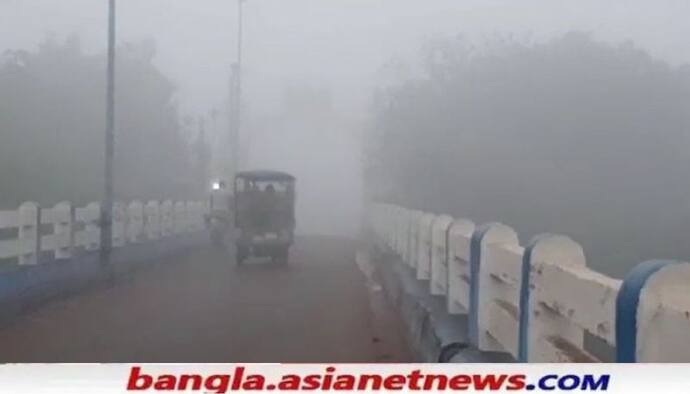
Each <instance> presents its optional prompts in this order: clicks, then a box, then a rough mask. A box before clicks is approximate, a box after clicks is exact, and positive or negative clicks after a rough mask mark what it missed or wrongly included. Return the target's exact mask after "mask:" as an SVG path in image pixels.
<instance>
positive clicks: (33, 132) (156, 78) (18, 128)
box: [0, 39, 200, 207]
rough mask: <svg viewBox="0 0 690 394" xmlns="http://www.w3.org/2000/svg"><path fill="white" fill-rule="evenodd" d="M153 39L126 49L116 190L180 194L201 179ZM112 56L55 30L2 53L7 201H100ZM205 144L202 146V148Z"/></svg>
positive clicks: (1, 156)
mask: <svg viewBox="0 0 690 394" xmlns="http://www.w3.org/2000/svg"><path fill="white" fill-rule="evenodd" d="M154 54H155V47H154V46H153V44H152V43H148V42H144V43H141V44H137V45H123V46H122V47H120V48H118V57H117V80H116V103H117V104H116V116H117V118H116V158H115V160H116V168H115V171H116V172H115V174H116V191H117V197H118V198H122V199H128V198H161V197H164V198H169V197H171V196H173V197H178V198H182V197H184V196H185V195H188V194H189V193H190V192H192V191H193V189H194V188H196V185H193V181H192V180H193V178H195V177H198V174H194V171H193V170H192V167H190V165H189V159H190V150H191V146H190V136H185V135H182V134H181V129H180V126H179V124H178V110H177V107H176V105H175V102H174V93H175V87H174V85H173V84H172V82H171V81H170V80H169V79H168V78H167V77H165V76H164V75H163V74H161V72H160V71H159V70H158V69H157V68H156V67H155V66H154V65H153V64H152V58H153V56H154ZM104 103H105V56H103V55H90V54H86V53H84V52H82V50H81V49H80V45H79V42H78V40H76V39H68V40H67V41H65V42H64V43H63V42H57V41H56V40H54V39H47V40H46V41H44V42H43V43H42V44H41V45H40V46H39V48H38V50H37V51H36V52H27V51H7V52H5V54H4V55H3V57H2V59H1V62H0V133H1V134H2V143H1V144H0V184H2V185H11V187H9V188H6V189H4V190H3V193H2V195H1V197H0V204H2V205H3V206H5V207H13V206H15V205H16V204H18V203H19V202H21V201H23V200H29V199H39V202H42V203H45V204H52V203H55V202H57V201H59V200H71V201H74V202H77V203H84V202H87V201H93V200H99V199H100V198H101V191H102V188H103V179H102V178H103V174H102V172H103V139H104V127H105V120H104V119H105V118H104V116H105V109H104V108H105V104H104ZM196 149H197V151H198V150H200V148H199V147H197V148H196Z"/></svg>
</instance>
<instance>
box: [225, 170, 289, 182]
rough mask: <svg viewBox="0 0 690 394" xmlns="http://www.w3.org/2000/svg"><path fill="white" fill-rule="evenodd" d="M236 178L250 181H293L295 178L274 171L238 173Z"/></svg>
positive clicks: (285, 173)
mask: <svg viewBox="0 0 690 394" xmlns="http://www.w3.org/2000/svg"><path fill="white" fill-rule="evenodd" d="M235 177H236V178H244V179H249V180H252V181H294V180H295V177H294V176H292V175H290V174H288V173H287V172H282V171H274V170H252V171H240V172H238V173H237V174H236V175H235Z"/></svg>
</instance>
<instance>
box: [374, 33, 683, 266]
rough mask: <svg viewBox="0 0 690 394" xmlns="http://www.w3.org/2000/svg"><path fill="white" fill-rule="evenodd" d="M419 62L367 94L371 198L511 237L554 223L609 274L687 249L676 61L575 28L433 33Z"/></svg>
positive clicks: (679, 74) (680, 79)
mask: <svg viewBox="0 0 690 394" xmlns="http://www.w3.org/2000/svg"><path fill="white" fill-rule="evenodd" d="M425 64H426V66H425V73H424V75H423V76H422V77H420V78H416V79H408V80H404V81H400V82H399V83H397V84H395V85H392V86H389V87H387V88H385V89H381V91H379V92H378V94H377V96H376V100H375V106H374V114H375V118H374V119H375V121H374V127H373V131H372V135H371V136H370V137H371V138H370V139H369V149H368V163H367V165H368V167H367V168H368V170H367V174H366V175H367V181H368V182H367V183H368V187H369V191H370V193H371V194H372V195H373V196H374V197H375V198H379V199H384V200H392V201H397V202H400V203H403V204H407V205H410V206H415V207H418V208H421V209H427V210H431V211H436V212H448V213H451V214H454V215H457V216H462V217H470V218H472V219H475V220H476V221H478V222H487V221H493V220H499V221H502V222H505V223H507V224H509V225H512V226H515V227H516V228H517V229H518V231H519V232H520V234H521V235H522V236H523V237H527V236H531V235H533V234H535V233H539V232H547V231H548V232H561V233H565V234H568V235H571V236H573V237H574V238H575V239H576V240H578V241H579V242H581V243H583V244H584V246H585V251H586V252H587V253H588V255H589V257H590V260H591V261H592V264H593V265H594V266H595V267H597V268H600V269H603V270H605V271H606V272H608V273H612V274H620V273H622V272H625V271H626V269H627V267H629V266H630V265H632V264H634V263H636V262H639V261H640V260H642V259H646V258H650V257H658V256H663V257H671V258H672V257H677V258H685V259H687V258H688V256H690V246H688V243H687V242H684V238H685V236H686V235H687V234H690V192H688V190H689V189H690V187H689V186H688V185H689V184H690V182H689V181H688V175H687V172H688V168H690V150H689V149H688V148H689V147H690V144H689V141H688V139H689V137H690V134H689V132H690V111H688V109H689V106H690V69H689V68H687V67H681V68H672V67H670V66H668V65H666V64H664V63H663V62H660V61H658V60H656V59H654V58H652V57H651V56H650V55H648V54H647V53H645V52H644V51H642V50H640V49H638V48H636V47H635V46H634V45H632V44H630V43H624V44H621V45H608V44H603V43H599V42H596V41H594V40H592V39H591V38H590V37H589V36H588V35H586V34H581V33H571V34H567V35H565V36H563V37H560V38H558V39H554V40H552V41H549V42H546V43H541V44H532V45H524V44H520V43H517V42H512V41H502V42H494V43H493V44H491V45H487V46H484V47H481V48H477V47H473V46H472V45H470V44H469V43H467V42H466V41H463V40H462V39H457V40H446V41H440V42H436V43H432V44H430V45H429V47H428V48H427V50H426V63H425ZM523 241H526V239H524V240H523Z"/></svg>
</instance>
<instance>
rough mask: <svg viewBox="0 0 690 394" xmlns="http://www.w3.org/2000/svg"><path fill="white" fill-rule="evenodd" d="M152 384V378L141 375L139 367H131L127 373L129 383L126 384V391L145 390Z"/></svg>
mask: <svg viewBox="0 0 690 394" xmlns="http://www.w3.org/2000/svg"><path fill="white" fill-rule="evenodd" d="M152 384H153V377H152V376H151V375H146V374H143V373H141V367H132V369H131V370H130V371H129V381H128V382H127V390H130V391H133V390H147V389H149V388H151V385H152Z"/></svg>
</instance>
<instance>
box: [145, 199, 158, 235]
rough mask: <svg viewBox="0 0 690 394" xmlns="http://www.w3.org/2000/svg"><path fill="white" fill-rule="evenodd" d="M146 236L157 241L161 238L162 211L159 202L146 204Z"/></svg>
mask: <svg viewBox="0 0 690 394" xmlns="http://www.w3.org/2000/svg"><path fill="white" fill-rule="evenodd" d="M145 210H146V236H147V238H148V239H151V240H155V239H158V238H160V209H159V203H158V201H149V202H148V203H147V204H146V208H145Z"/></svg>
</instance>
